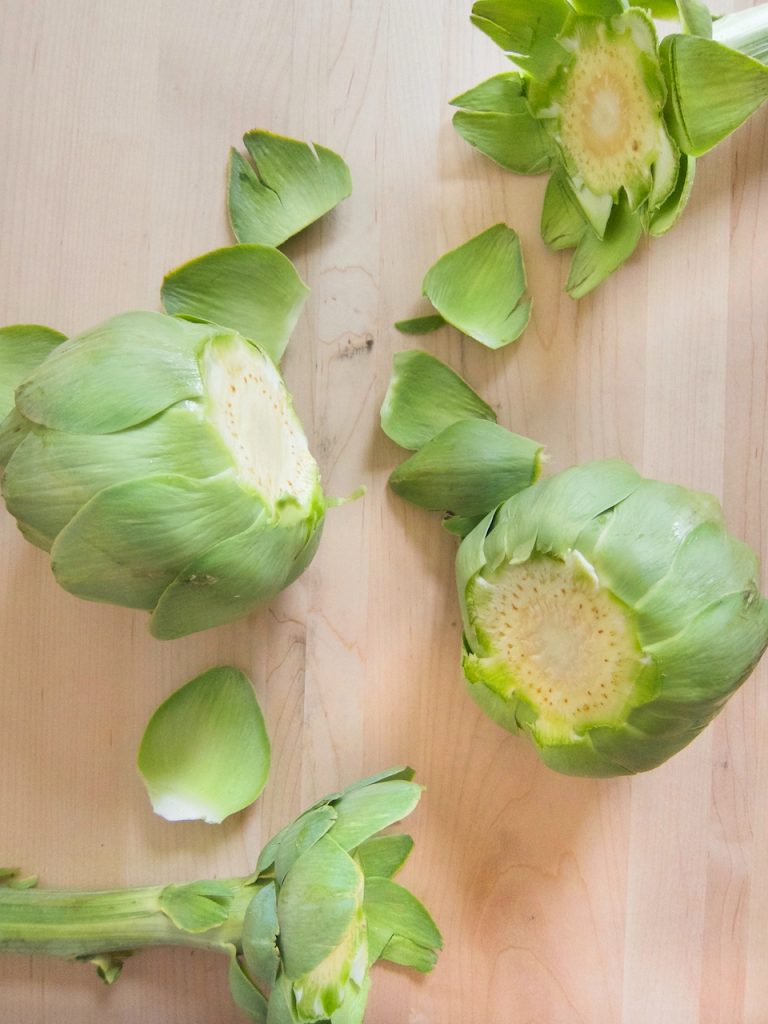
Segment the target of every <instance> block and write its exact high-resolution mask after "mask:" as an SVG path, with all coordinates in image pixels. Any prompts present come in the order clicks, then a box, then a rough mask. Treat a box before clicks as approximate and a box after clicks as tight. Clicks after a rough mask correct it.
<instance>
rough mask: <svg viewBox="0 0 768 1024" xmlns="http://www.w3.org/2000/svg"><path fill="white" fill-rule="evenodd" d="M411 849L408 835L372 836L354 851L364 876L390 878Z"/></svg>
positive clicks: (411, 842) (401, 864)
mask: <svg viewBox="0 0 768 1024" xmlns="http://www.w3.org/2000/svg"><path fill="white" fill-rule="evenodd" d="M412 849H413V839H411V837H410V836H405V835H403V836H398V835H391V836H373V838H371V839H366V840H365V842H364V843H361V844H360V846H358V848H357V850H356V851H355V856H356V857H357V859H358V861H359V863H360V867H361V868H362V869H363V874H364V875H365V877H366V878H371V877H376V878H392V877H393V875H396V874H397V872H398V871H399V870H400V868H401V867H402V866H403V864H405V862H406V860H407V859H408V857H409V856H410V853H411V850H412Z"/></svg>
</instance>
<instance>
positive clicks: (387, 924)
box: [363, 878, 442, 970]
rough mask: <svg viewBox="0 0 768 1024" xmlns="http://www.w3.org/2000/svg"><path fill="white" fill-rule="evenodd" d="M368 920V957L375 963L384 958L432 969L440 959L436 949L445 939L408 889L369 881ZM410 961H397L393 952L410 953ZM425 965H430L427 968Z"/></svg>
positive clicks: (384, 880)
mask: <svg viewBox="0 0 768 1024" xmlns="http://www.w3.org/2000/svg"><path fill="white" fill-rule="evenodd" d="M363 906H364V909H365V919H366V924H367V927H368V950H369V952H368V958H369V961H370V962H371V963H374V962H375V961H376V960H378V959H379V958H380V957H384V958H386V959H392V960H393V962H394V963H401V964H403V965H404V966H406V967H415V968H416V969H417V970H430V969H431V967H432V966H434V962H435V959H436V954H435V950H438V949H440V948H442V937H441V935H440V932H439V931H438V929H437V927H436V925H435V923H434V921H433V920H432V918H431V917H430V916H429V914H428V913H427V911H426V909H425V908H424V907H423V906H422V904H421V903H420V902H419V901H418V900H417V899H416V897H415V896H413V895H412V894H411V893H410V892H408V890H407V889H404V888H403V887H402V886H400V885H398V884H397V883H396V882H392V881H391V880H390V879H388V878H368V879H367V880H366V883H365V900H364V904H363ZM393 940H404V941H405V943H407V944H409V945H410V947H411V950H410V951H411V953H412V956H411V957H410V958H408V959H405V958H404V959H395V958H394V957H393V956H392V955H389V956H387V951H389V953H390V954H392V953H393V952H397V951H398V950H399V951H402V952H406V954H407V949H408V947H407V946H404V945H398V941H393ZM425 962H428V963H429V966H428V967H427V966H424V964H425Z"/></svg>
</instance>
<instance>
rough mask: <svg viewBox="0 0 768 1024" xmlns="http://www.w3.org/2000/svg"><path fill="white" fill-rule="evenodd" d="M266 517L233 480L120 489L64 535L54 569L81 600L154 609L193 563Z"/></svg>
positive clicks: (225, 476)
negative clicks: (180, 574) (170, 585)
mask: <svg viewBox="0 0 768 1024" xmlns="http://www.w3.org/2000/svg"><path fill="white" fill-rule="evenodd" d="M259 511H260V506H259V503H258V502H257V501H255V500H254V496H253V494H250V493H248V491H247V490H245V489H244V488H243V487H242V486H241V485H240V484H239V483H238V482H237V480H236V478H235V476H234V474H233V473H231V472H228V473H222V474H221V475H220V476H217V477H211V478H209V479H207V480H193V479H190V478H188V477H183V476H178V475H171V474H169V475H167V476H154V477H145V478H144V479H140V480H131V481H129V482H128V483H125V484H114V485H113V486H112V487H107V488H106V489H105V490H103V491H100V492H99V493H98V494H97V495H96V496H95V497H94V498H91V500H90V501H89V502H87V503H86V504H85V505H84V506H83V507H82V508H81V509H80V511H79V512H78V513H77V515H76V516H75V517H74V518H73V519H72V520H70V522H69V523H68V525H67V526H65V528H64V529H63V530H62V531H61V533H60V534H59V535H58V537H57V539H56V543H55V544H54V546H53V549H52V552H51V567H52V569H53V573H54V575H55V577H56V579H57V581H58V582H59V584H60V585H61V586H62V587H64V589H65V590H68V591H69V592H70V593H72V594H77V596H78V597H83V598H86V599H87V600H90V601H109V602H113V603H117V604H121V605H125V606H126V607H128V608H146V609H151V608H153V607H154V606H155V604H156V603H157V601H158V599H159V598H160V596H161V595H162V594H163V591H164V590H165V589H166V588H167V587H168V586H169V584H171V583H172V582H173V580H174V579H175V578H176V576H177V575H178V574H179V572H181V571H182V570H183V569H184V567H185V566H187V565H188V564H189V563H190V562H191V561H192V559H194V558H195V557H196V556H197V555H200V554H201V553H203V552H206V551H208V550H209V549H210V548H212V547H213V546H214V545H216V544H218V543H219V542H220V541H224V540H226V539H228V538H231V537H233V536H236V535H238V534H240V533H241V531H243V530H245V529H247V528H248V527H249V525H250V524H251V523H253V521H254V519H255V518H256V516H258V514H259Z"/></svg>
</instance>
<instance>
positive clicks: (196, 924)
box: [159, 881, 237, 935]
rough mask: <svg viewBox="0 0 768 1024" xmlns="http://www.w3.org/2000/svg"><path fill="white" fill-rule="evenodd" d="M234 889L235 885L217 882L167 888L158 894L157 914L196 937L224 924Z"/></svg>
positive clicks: (192, 883)
mask: <svg viewBox="0 0 768 1024" xmlns="http://www.w3.org/2000/svg"><path fill="white" fill-rule="evenodd" d="M236 888H237V886H236V884H233V883H228V882H217V881H202V882H189V883H187V884H186V885H167V886H166V887H165V888H164V889H163V891H162V892H161V893H160V899H159V905H160V910H162V912H163V913H164V914H165V915H166V917H168V918H170V920H171V921H173V923H174V924H175V925H176V927H177V928H180V929H181V930H182V931H185V932H190V933H191V934H193V935H197V934H200V933H202V932H207V931H210V930H211V929H212V928H218V927H219V926H220V925H222V924H223V923H224V922H225V921H226V920H227V918H228V917H229V910H230V907H231V906H232V901H233V899H234V895H235V891H236Z"/></svg>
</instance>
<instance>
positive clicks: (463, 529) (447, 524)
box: [442, 514, 483, 539]
mask: <svg viewBox="0 0 768 1024" xmlns="http://www.w3.org/2000/svg"><path fill="white" fill-rule="evenodd" d="M482 521H483V516H452V515H450V514H447V515H445V516H443V523H442V526H443V529H444V530H446V531H447V532H448V533H452V534H453V535H454V537H461V538H462V539H463V538H464V537H466V536H467V534H470V533H472V531H473V530H474V528H475V527H476V526H478V525H479V524H480V523H481V522H482Z"/></svg>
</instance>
